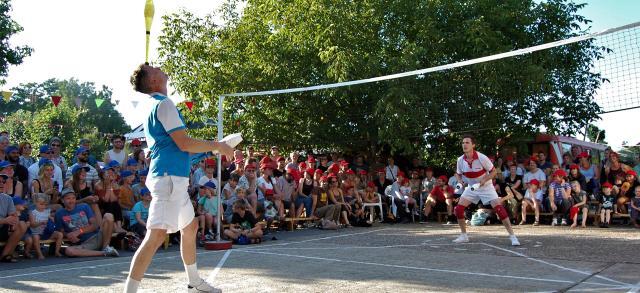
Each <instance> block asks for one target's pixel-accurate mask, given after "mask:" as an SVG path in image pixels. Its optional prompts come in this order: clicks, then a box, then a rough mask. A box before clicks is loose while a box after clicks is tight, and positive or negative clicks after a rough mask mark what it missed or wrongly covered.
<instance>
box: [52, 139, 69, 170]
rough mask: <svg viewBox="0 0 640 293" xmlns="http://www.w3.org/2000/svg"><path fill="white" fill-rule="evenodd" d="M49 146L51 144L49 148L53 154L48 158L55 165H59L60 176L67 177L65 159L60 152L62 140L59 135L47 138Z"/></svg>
mask: <svg viewBox="0 0 640 293" xmlns="http://www.w3.org/2000/svg"><path fill="white" fill-rule="evenodd" d="M49 146H51V150H52V151H53V155H51V158H50V160H51V161H53V163H54V164H56V166H58V167H60V170H61V171H62V178H67V177H66V173H67V167H68V166H69V165H67V160H65V159H64V157H63V156H62V155H61V154H60V152H61V150H62V140H61V139H60V138H59V137H53V138H51V139H50V140H49Z"/></svg>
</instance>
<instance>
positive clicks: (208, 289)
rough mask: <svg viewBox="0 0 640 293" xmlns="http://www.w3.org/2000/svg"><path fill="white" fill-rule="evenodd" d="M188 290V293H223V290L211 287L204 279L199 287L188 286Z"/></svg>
mask: <svg viewBox="0 0 640 293" xmlns="http://www.w3.org/2000/svg"><path fill="white" fill-rule="evenodd" d="M187 288H188V292H207V293H209V292H210V293H222V290H220V289H218V288H215V287H213V286H211V285H209V283H207V281H205V280H203V279H200V284H199V285H197V286H191V285H187Z"/></svg>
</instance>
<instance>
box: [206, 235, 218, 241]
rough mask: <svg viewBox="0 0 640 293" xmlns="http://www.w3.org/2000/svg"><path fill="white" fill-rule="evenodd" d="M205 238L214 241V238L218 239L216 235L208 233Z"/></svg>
mask: <svg viewBox="0 0 640 293" xmlns="http://www.w3.org/2000/svg"><path fill="white" fill-rule="evenodd" d="M204 239H205V240H206V241H213V240H215V239H216V237H215V236H213V235H211V234H207V235H206V236H204Z"/></svg>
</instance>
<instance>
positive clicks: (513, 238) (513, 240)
mask: <svg viewBox="0 0 640 293" xmlns="http://www.w3.org/2000/svg"><path fill="white" fill-rule="evenodd" d="M509 239H511V246H520V241H518V238H516V235H509Z"/></svg>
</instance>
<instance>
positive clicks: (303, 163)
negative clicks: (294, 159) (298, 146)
mask: <svg viewBox="0 0 640 293" xmlns="http://www.w3.org/2000/svg"><path fill="white" fill-rule="evenodd" d="M298 167H300V169H302V170H304V169H307V163H305V162H302V163H300V164H299V165H298Z"/></svg>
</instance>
